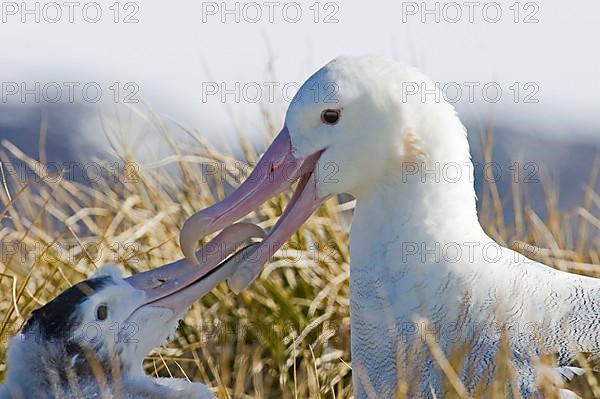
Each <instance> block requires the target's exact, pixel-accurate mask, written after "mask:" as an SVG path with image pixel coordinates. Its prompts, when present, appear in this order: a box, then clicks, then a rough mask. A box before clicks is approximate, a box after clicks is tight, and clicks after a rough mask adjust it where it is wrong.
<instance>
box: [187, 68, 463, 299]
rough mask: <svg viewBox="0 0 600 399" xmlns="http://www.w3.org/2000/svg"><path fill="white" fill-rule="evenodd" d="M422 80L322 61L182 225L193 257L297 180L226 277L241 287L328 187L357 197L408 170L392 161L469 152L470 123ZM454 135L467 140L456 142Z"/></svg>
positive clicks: (413, 74)
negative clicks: (257, 155) (249, 164)
mask: <svg viewBox="0 0 600 399" xmlns="http://www.w3.org/2000/svg"><path fill="white" fill-rule="evenodd" d="M415 90H417V91H416V92H415ZM423 90H426V91H430V92H431V91H435V86H433V84H432V83H431V82H429V81H428V80H427V79H426V78H425V77H424V75H422V74H421V73H419V72H418V71H417V70H415V69H413V68H407V67H404V66H401V65H399V64H396V63H395V62H392V61H388V60H385V59H381V58H376V57H343V58H338V59H334V60H333V61H331V62H330V63H329V64H327V65H325V66H324V67H323V68H321V69H320V70H319V71H317V72H316V73H315V74H314V75H312V76H311V77H310V78H309V79H308V80H307V81H306V82H305V83H304V84H303V85H302V87H301V88H300V90H299V91H298V93H297V95H296V96H295V97H294V99H293V100H292V102H291V104H290V106H289V108H288V111H287V114H286V118H285V125H284V127H283V129H282V130H281V132H280V133H279V134H278V135H277V137H276V138H275V140H274V141H273V143H272V144H271V146H270V147H269V148H268V149H267V151H266V152H265V154H264V155H263V156H262V158H261V160H260V161H259V163H258V164H257V166H256V168H255V169H254V170H253V172H252V174H251V175H250V176H249V177H248V179H247V180H246V181H245V182H244V183H243V184H242V185H241V186H240V187H239V188H238V189H237V190H236V191H235V192H234V193H232V194H231V195H230V196H229V197H227V198H226V199H225V200H223V201H221V202H219V203H217V204H215V205H213V206H211V207H209V208H207V209H204V210H202V211H200V212H198V213H196V214H195V215H193V216H192V217H190V218H189V219H188V220H187V221H186V223H185V225H184V226H183V229H182V231H181V235H180V242H181V247H182V250H183V252H184V254H185V255H186V257H188V258H190V259H193V252H194V250H195V247H196V243H197V240H198V237H202V236H205V235H207V234H210V233H212V232H214V231H216V230H219V229H221V228H224V227H226V226H227V225H229V224H230V223H233V222H235V221H236V220H237V219H239V218H241V217H242V216H244V215H245V214H247V213H249V212H250V211H252V210H253V209H255V208H257V207H258V206H259V205H260V204H261V203H262V202H264V201H265V200H267V199H268V198H270V197H272V196H274V195H276V194H278V193H280V192H282V191H283V190H286V189H288V188H289V187H290V185H292V183H294V182H296V181H298V186H297V187H296V190H295V193H294V196H293V197H292V199H291V201H290V203H289V204H288V206H287V208H286V210H285V212H284V214H283V215H282V217H281V218H280V220H279V221H278V223H277V225H276V226H275V227H274V228H273V230H272V231H271V232H270V234H269V236H268V237H267V238H266V239H265V240H264V241H263V242H262V245H261V246H260V247H258V248H256V249H255V251H254V253H253V254H252V255H251V256H249V258H248V260H247V262H245V264H244V267H242V269H241V270H240V271H238V272H237V273H236V276H235V278H233V279H231V280H230V281H229V285H230V287H231V288H232V289H233V290H234V291H239V290H240V289H241V288H243V287H244V286H245V285H247V284H248V283H249V282H250V281H252V280H253V279H254V278H255V277H256V275H257V274H258V272H259V271H260V268H261V266H262V265H263V264H264V263H266V262H267V261H268V260H269V259H270V257H271V256H272V255H273V254H274V253H275V251H276V250H277V249H278V248H279V247H280V246H281V245H282V244H283V243H284V242H285V241H286V240H287V239H288V238H289V237H290V236H291V235H292V234H293V233H294V232H295V231H296V230H297V229H298V228H299V227H300V226H301V225H302V223H304V221H305V220H306V219H307V218H308V217H309V216H310V215H311V214H312V212H313V211H314V210H315V209H316V208H317V207H318V206H319V204H321V203H322V202H323V201H324V200H326V199H327V198H328V197H329V196H330V195H334V194H338V193H350V194H353V195H355V196H356V197H357V198H358V199H360V197H361V196H362V195H363V194H365V193H368V192H369V191H370V190H371V189H372V188H373V186H374V185H378V184H381V181H382V179H384V178H385V179H388V178H389V177H390V175H392V176H395V177H394V178H396V179H399V180H400V179H402V177H401V176H400V173H395V174H390V173H389V172H390V170H396V171H399V170H400V168H401V165H402V164H403V163H406V162H414V163H419V162H422V161H423V160H424V159H426V158H427V157H428V156H429V155H434V156H435V157H436V159H438V160H440V161H447V160H448V157H454V156H455V154H457V153H458V154H462V156H463V159H465V160H466V161H468V160H469V157H468V146H467V145H465V143H466V139H464V128H463V127H462V125H461V124H460V122H459V121H458V118H456V115H455V113H454V110H453V108H452V106H450V105H449V104H448V103H446V102H445V101H444V100H443V99H439V100H438V101H423V97H422V95H421V94H422V93H421V91H423ZM409 94H410V95H409ZM440 111H443V112H440ZM447 122H448V123H447ZM441 126H446V127H448V126H455V127H456V128H457V129H458V131H459V134H462V135H463V137H462V139H463V140H455V139H456V137H455V136H454V135H452V134H449V133H447V134H445V135H444V134H439V130H440V127H441ZM457 143H458V144H457ZM457 145H458V146H460V147H464V148H462V149H460V151H457V149H456V148H455V147H456V146H457ZM389 183H390V182H389V181H387V182H386V183H385V184H389Z"/></svg>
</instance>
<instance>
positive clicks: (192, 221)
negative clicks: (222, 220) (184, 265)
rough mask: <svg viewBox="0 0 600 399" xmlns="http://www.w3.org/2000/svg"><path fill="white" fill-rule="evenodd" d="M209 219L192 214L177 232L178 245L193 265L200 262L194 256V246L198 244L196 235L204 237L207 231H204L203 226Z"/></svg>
mask: <svg viewBox="0 0 600 399" xmlns="http://www.w3.org/2000/svg"><path fill="white" fill-rule="evenodd" d="M209 224H210V221H209V220H206V218H204V217H198V216H192V217H190V218H189V219H188V220H186V221H185V223H184V224H183V227H182V228H181V232H180V233H179V245H180V246H181V252H183V255H184V256H185V257H186V259H187V260H188V261H190V262H191V263H193V264H195V265H199V264H200V262H199V261H198V258H197V257H196V247H197V244H198V237H204V236H205V235H206V234H208V233H206V234H205V233H204V231H203V230H206V229H205V228H204V227H205V226H207V225H209Z"/></svg>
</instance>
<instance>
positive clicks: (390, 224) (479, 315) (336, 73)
mask: <svg viewBox="0 0 600 399" xmlns="http://www.w3.org/2000/svg"><path fill="white" fill-rule="evenodd" d="M415 87H416V88H417V89H418V92H417V93H415V92H414V88H415ZM409 88H410V90H409ZM428 93H429V94H428ZM436 93H437V95H436ZM326 112H327V114H326ZM336 115H337V116H338V118H337V119H336ZM269 165H270V166H269ZM297 165H302V166H297ZM267 167H268V168H267ZM260 168H262V169H261V170H262V172H263V174H264V175H265V176H267V177H265V178H264V181H263V180H260V181H257V180H256V179H255V180H254V182H253V183H249V182H248V181H247V182H245V183H244V184H243V185H242V186H241V187H240V189H238V191H237V192H236V193H234V194H232V195H231V196H230V198H228V199H226V200H225V201H223V202H222V203H219V204H217V205H215V206H213V207H211V208H208V209H205V210H203V211H200V212H199V213H197V214H196V215H195V216H193V217H192V218H190V220H188V222H186V226H184V229H183V230H182V237H181V242H182V248H183V249H184V252H186V253H189V251H191V250H193V245H191V244H190V243H191V242H192V240H191V239H190V237H197V235H203V234H207V233H209V232H211V231H214V230H216V229H218V228H222V227H224V226H225V225H226V224H227V223H229V222H232V221H234V220H236V219H237V218H239V217H240V216H241V215H243V214H245V213H247V212H248V211H250V210H251V209H252V207H254V206H256V205H257V203H259V202H262V201H263V200H264V198H266V197H268V195H267V194H266V193H265V190H268V193H269V194H275V193H277V192H280V191H282V190H283V189H285V188H286V187H289V184H290V183H291V182H292V181H293V180H296V179H297V178H300V179H301V183H300V184H299V186H298V189H297V190H296V193H295V195H294V198H293V199H292V201H291V202H290V204H289V205H288V207H287V209H286V212H285V214H284V216H282V218H281V220H280V221H279V223H278V225H277V226H276V227H275V228H274V230H273V231H272V232H271V233H270V234H269V236H268V237H267V239H266V240H265V242H266V243H267V244H266V245H265V251H266V250H267V249H268V252H267V254H266V255H264V256H263V255H259V256H257V257H255V258H256V259H255V260H253V261H250V262H247V264H246V265H245V266H244V268H243V269H242V270H241V271H240V272H238V273H237V274H236V276H235V277H234V278H233V279H231V280H230V286H232V287H233V288H235V289H240V288H241V287H243V285H244V284H246V283H249V282H250V281H251V280H252V278H254V276H255V275H256V274H257V272H258V270H259V268H260V266H261V262H264V261H266V260H268V258H269V257H270V256H271V255H272V254H273V253H274V252H275V249H276V248H277V247H278V246H280V245H281V244H282V243H283V242H284V241H285V239H287V237H289V234H290V231H292V232H293V230H295V229H296V228H297V227H298V226H300V224H301V223H302V222H303V221H304V220H305V219H306V218H307V217H308V215H310V211H311V210H312V209H314V207H315V206H314V205H315V204H318V203H320V202H322V201H323V200H325V199H326V198H327V197H328V196H330V195H335V194H339V193H350V194H352V195H354V196H355V197H356V209H355V213H354V217H353V223H352V228H351V233H350V239H351V244H350V249H351V267H350V307H351V308H350V314H351V332H352V348H351V350H352V365H353V380H354V388H355V394H356V397H357V398H360V399H362V398H367V397H376V398H389V397H392V396H393V392H394V389H395V387H396V381H397V375H398V374H397V373H398V367H397V366H398V364H399V363H398V362H400V363H401V364H404V363H406V361H407V358H408V356H409V355H408V352H409V349H410V345H411V343H412V342H413V341H415V340H417V341H421V342H425V341H426V339H425V338H427V336H428V335H429V336H435V339H436V340H437V342H438V344H439V347H440V348H441V349H442V351H443V352H444V353H445V354H446V355H449V354H450V353H451V352H452V351H453V350H457V349H461V348H463V350H465V349H464V348H465V346H464V345H466V344H467V343H469V344H471V346H468V348H469V349H468V350H467V352H466V353H464V355H465V359H466V363H465V366H464V367H463V369H462V370H460V375H461V377H462V379H463V383H464V385H465V387H466V388H467V390H469V391H471V390H472V389H473V388H474V387H475V385H477V384H478V383H485V381H487V380H488V378H489V377H490V375H491V374H493V373H494V361H493V360H494V357H495V355H496V354H497V353H498V350H499V348H500V345H501V335H502V334H503V333H505V334H506V335H507V336H508V337H509V341H510V351H511V353H512V355H513V358H514V363H515V367H516V370H517V376H518V382H517V385H518V386H516V387H515V388H516V389H518V390H520V392H521V393H522V394H523V396H524V397H536V396H537V395H539V391H538V388H537V385H536V375H537V374H536V368H535V364H536V361H537V359H538V358H539V357H540V356H542V355H549V354H550V355H556V357H557V361H558V365H557V366H558V367H559V368H557V369H555V370H553V371H552V372H553V373H554V375H556V376H561V375H562V376H564V377H572V376H573V374H574V373H575V374H578V373H579V371H580V369H577V368H574V367H570V365H571V364H572V362H573V361H574V360H575V356H576V354H577V353H579V352H585V353H586V354H587V355H588V356H590V358H591V359H593V358H594V357H596V356H598V355H599V354H600V280H597V279H593V278H589V277H582V276H578V275H574V274H569V273H565V272H561V271H558V270H555V269H553V268H551V267H548V266H546V265H543V264H540V263H537V262H534V261H532V260H530V259H528V258H526V257H525V256H523V255H520V254H519V253H517V252H515V251H512V250H510V249H507V248H504V247H502V246H500V245H498V244H497V243H495V242H494V241H493V240H492V239H491V238H490V237H488V236H487V235H486V234H485V232H484V231H483V229H482V228H481V226H480V224H479V221H478V218H477V213H476V198H475V191H474V187H473V164H472V162H471V160H470V154H469V145H468V142H467V137H466V131H465V128H464V126H463V125H462V123H461V122H460V120H459V118H458V117H457V115H456V113H455V111H454V109H453V107H452V106H451V105H450V104H448V103H447V102H445V101H444V100H443V97H442V96H441V95H440V94H439V91H438V90H437V88H436V87H435V85H434V84H433V83H432V82H431V81H430V80H428V79H427V78H426V77H425V76H424V75H422V74H421V73H420V72H418V71H417V70H415V69H413V68H407V67H404V66H400V65H398V64H396V63H394V62H391V61H388V60H384V59H380V58H373V57H358V58H354V57H348V58H338V59H336V60H334V61H332V62H330V63H329V64H327V65H326V66H325V67H323V68H322V69H321V70H319V71H318V72H316V73H315V74H314V75H313V76H311V77H310V78H309V79H308V80H307V81H306V82H305V83H304V85H303V86H302V87H301V89H300V91H299V93H298V95H297V96H296V98H294V100H293V101H292V102H291V104H290V107H289V109H288V112H287V115H286V120H285V126H284V129H283V130H282V132H281V133H280V135H279V136H278V137H277V138H276V140H275V141H274V143H273V145H272V146H271V148H270V149H269V150H267V152H266V153H265V155H264V156H263V159H261V162H260V163H259V164H258V165H257V169H260ZM284 168H287V170H288V176H287V179H288V182H287V184H284V182H282V181H283V180H281V179H283V178H281V179H280V180H278V176H279V175H278V173H279V172H278V171H279V170H282V169H284ZM265 171H269V172H268V173H265ZM269 178H270V179H271V183H270V185H269V183H267V180H268V179H269ZM248 180H251V179H248ZM253 196H254V198H256V200H255V201H252V200H249V198H251V197H253ZM273 248H275V249H273ZM423 320H428V321H427V323H425V322H424V321H423ZM417 355H418V357H417V359H418V361H416V362H415V363H411V364H416V365H420V366H421V367H420V368H418V367H416V368H411V369H410V370H409V371H410V374H411V375H409V378H411V377H412V378H415V379H416V381H417V385H418V386H419V389H418V392H413V393H412V395H414V396H418V397H424V398H433V397H437V398H442V397H444V396H445V392H444V386H443V384H442V380H443V378H442V376H443V373H442V370H441V369H440V367H439V366H438V363H437V362H436V361H435V360H434V356H432V355H431V351H430V348H429V347H428V346H427V345H426V344H425V343H424V344H423V345H422V346H421V349H420V350H419V351H418V353H417ZM561 395H562V396H563V397H569V396H568V395H573V394H572V393H570V392H569V391H566V390H562V391H561Z"/></svg>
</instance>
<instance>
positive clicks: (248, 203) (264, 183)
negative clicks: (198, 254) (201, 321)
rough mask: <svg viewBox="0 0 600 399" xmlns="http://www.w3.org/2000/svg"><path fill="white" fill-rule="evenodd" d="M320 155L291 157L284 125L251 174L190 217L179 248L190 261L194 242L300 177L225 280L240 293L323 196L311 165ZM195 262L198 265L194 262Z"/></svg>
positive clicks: (184, 227)
mask: <svg viewBox="0 0 600 399" xmlns="http://www.w3.org/2000/svg"><path fill="white" fill-rule="evenodd" d="M320 154H321V153H320V152H318V153H315V154H313V155H311V156H309V157H307V158H305V159H300V158H296V157H295V156H294V155H293V154H292V144H291V140H290V135H289V132H288V130H287V128H286V127H284V128H283V130H282V131H281V132H280V133H279V134H278V135H277V137H276V138H275V140H274V141H273V143H272V144H271V146H269V148H268V149H267V151H266V152H265V154H264V155H263V156H262V158H261V159H260V161H259V162H258V164H257V165H256V167H255V168H254V170H253V171H252V173H251V174H250V176H248V178H247V179H246V181H244V182H243V183H242V184H241V185H240V187H239V188H238V189H237V190H235V191H234V192H233V193H232V194H230V195H229V196H228V197H227V198H225V199H224V200H223V201H221V202H218V203H216V204H214V205H213V206H211V207H208V208H206V209H203V210H201V211H199V212H197V213H195V214H194V215H192V216H191V217H190V218H189V219H188V220H186V222H185V224H184V225H183V228H182V230H181V233H180V237H179V239H180V244H181V249H182V251H183V253H184V255H185V256H186V258H187V259H189V260H190V261H195V260H196V259H195V255H194V251H195V249H196V246H197V243H198V240H199V239H200V238H202V237H204V236H206V235H208V234H210V233H213V232H215V231H217V230H220V229H223V228H225V227H227V226H229V225H231V224H232V223H234V222H235V221H237V220H238V219H240V218H241V217H243V216H245V215H247V214H248V213H250V212H251V211H253V210H254V209H256V208H258V207H259V206H260V205H261V204H262V203H263V202H265V201H266V200H268V199H269V198H271V197H273V196H275V195H277V194H279V193H281V192H283V191H284V190H286V189H288V188H289V187H290V186H291V185H292V184H293V183H294V182H295V181H296V180H298V179H300V181H299V183H298V186H297V188H296V191H295V192H294V195H293V196H292V199H291V200H290V203H289V204H288V205H287V207H286V209H285V211H284V212H283V215H282V216H281V218H280V219H279V220H278V221H277V224H276V225H275V227H274V228H273V230H271V232H270V233H269V235H268V236H267V238H265V239H264V241H262V243H260V245H257V246H256V248H255V249H254V250H253V251H252V252H251V253H250V254H247V255H246V256H245V257H244V258H245V261H244V262H243V265H242V266H241V267H240V269H238V271H236V272H235V274H234V276H233V278H231V279H229V287H230V288H231V289H232V290H233V291H234V292H239V291H241V290H242V289H243V288H244V287H246V286H247V285H248V284H250V283H251V282H252V281H253V280H254V279H255V278H256V276H257V275H258V273H259V272H260V270H261V269H262V266H263V265H264V264H265V263H266V262H268V261H269V259H271V257H272V256H273V254H275V252H276V251H277V250H278V249H279V248H280V247H281V246H282V245H283V243H284V242H286V241H287V240H288V239H289V238H290V237H291V236H292V234H294V233H295V232H296V230H298V228H300V226H302V224H303V223H304V222H305V221H306V220H307V219H308V218H309V217H310V215H311V214H312V213H313V212H314V211H315V210H316V209H317V208H318V207H319V205H320V204H321V203H322V202H324V201H325V200H326V199H327V198H322V199H319V198H317V194H316V176H315V173H314V172H315V171H314V169H315V165H316V162H317V160H318V159H319V156H320ZM196 262H197V261H196Z"/></svg>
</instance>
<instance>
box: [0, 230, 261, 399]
mask: <svg viewBox="0 0 600 399" xmlns="http://www.w3.org/2000/svg"><path fill="white" fill-rule="evenodd" d="M263 236H264V233H263V231H262V229H260V228H258V227H257V226H254V225H250V224H244V223H240V224H237V225H234V226H231V227H230V228H228V229H225V230H224V232H223V233H221V234H220V235H219V236H217V237H216V238H215V239H214V240H213V241H212V246H210V249H209V250H207V251H203V250H200V251H198V259H200V260H201V261H202V264H203V265H202V267H198V266H197V265H194V264H192V263H190V262H188V261H186V260H180V261H177V262H173V263H170V264H167V265H164V266H161V267H159V268H156V269H153V270H150V271H146V272H142V273H138V274H136V275H133V276H131V277H128V278H123V277H122V276H121V273H120V271H119V269H118V268H117V267H116V266H111V265H107V266H105V267H103V268H101V269H100V270H99V271H98V272H97V273H96V274H95V275H94V276H93V277H92V278H90V279H89V280H85V281H82V282H80V283H78V284H76V285H74V286H73V287H70V288H68V289H67V290H65V291H64V292H63V293H61V294H60V295H59V296H57V297H56V298H54V299H53V300H52V301H50V302H49V303H47V304H46V305H44V306H43V307H41V308H39V309H37V310H35V311H34V312H33V313H32V315H31V317H30V319H29V320H28V322H27V324H26V325H25V327H24V328H23V331H21V333H19V334H18V335H17V336H15V337H14V338H12V339H11V341H10V343H9V349H8V357H7V365H8V373H7V376H6V381H5V384H4V385H0V399H58V398H62V399H81V398H123V399H179V398H182V399H210V398H214V395H213V393H212V392H211V390H210V389H208V387H206V386H205V385H204V384H200V383H192V382H189V381H187V380H184V379H174V378H151V377H150V376H148V375H146V374H145V372H144V369H143V367H142V362H143V360H144V358H145V357H146V356H147V355H148V354H149V353H150V351H152V350H153V349H154V348H156V347H158V346H159V345H162V344H163V343H164V342H165V341H166V340H167V339H169V337H171V336H172V335H173V333H174V332H175V329H176V327H177V325H178V323H179V320H180V319H181V318H182V317H183V315H184V314H185V313H186V311H187V309H188V308H189V307H190V306H191V305H192V303H193V302H195V301H196V300H197V299H198V298H200V297H202V296H203V295H204V294H206V293H207V292H209V291H210V290H211V289H212V288H214V287H215V286H216V285H217V284H218V283H220V282H222V281H224V280H225V279H227V278H228V277H229V276H230V275H231V274H232V273H233V270H234V269H235V268H236V267H237V265H238V263H237V260H239V259H240V257H231V258H229V259H228V260H226V261H223V262H221V261H222V260H223V258H225V257H226V256H228V255H229V254H230V253H231V252H232V251H233V250H234V249H235V248H236V247H237V245H239V244H240V243H241V242H243V241H245V240H246V239H248V238H251V237H258V238H260V237H263ZM224 238H227V239H228V240H233V241H234V244H233V246H231V247H227V248H225V247H223V246H221V244H222V239H224ZM248 248H252V246H248V247H246V249H245V250H248ZM243 255H244V250H242V251H240V256H242V257H243Z"/></svg>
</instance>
